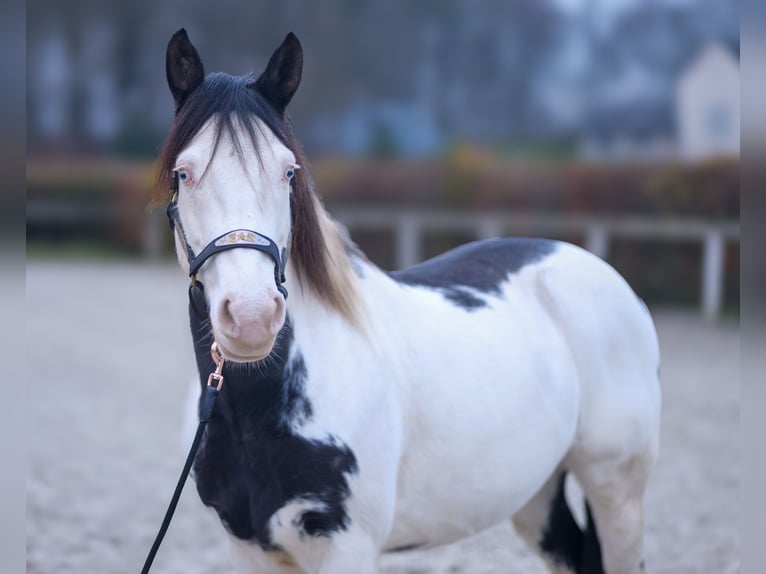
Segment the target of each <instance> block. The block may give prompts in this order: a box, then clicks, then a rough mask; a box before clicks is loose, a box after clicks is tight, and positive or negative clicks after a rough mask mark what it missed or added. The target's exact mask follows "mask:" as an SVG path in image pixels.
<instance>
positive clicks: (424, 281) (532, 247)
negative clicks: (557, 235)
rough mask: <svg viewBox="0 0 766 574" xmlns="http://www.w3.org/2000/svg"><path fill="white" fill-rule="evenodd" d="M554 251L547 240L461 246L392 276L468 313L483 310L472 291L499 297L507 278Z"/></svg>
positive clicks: (522, 239) (508, 240)
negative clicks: (431, 292)
mask: <svg viewBox="0 0 766 574" xmlns="http://www.w3.org/2000/svg"><path fill="white" fill-rule="evenodd" d="M555 250H556V242H555V241H552V240H550V239H536V238H528V237H506V238H501V239H487V240H484V241H475V242H473V243H468V244H466V245H461V246H460V247H458V248H456V249H452V250H451V251H448V252H447V253H444V254H442V255H439V256H437V257H434V258H432V259H429V260H427V261H424V262H423V263H419V264H418V265H413V266H412V267H408V268H407V269H402V270H401V271H394V272H392V273H391V277H393V278H394V279H395V280H396V281H398V282H400V283H404V284H406V285H413V286H418V287H430V288H432V289H434V290H436V291H438V292H439V293H441V294H442V295H443V296H444V297H445V298H446V299H447V300H449V301H451V302H452V303H454V304H455V305H457V306H458V307H462V308H463V309H465V310H467V311H474V310H476V309H479V308H481V307H486V306H487V303H486V301H484V300H483V299H482V298H480V297H477V295H476V293H475V292H477V291H478V292H479V293H482V294H486V295H494V296H499V295H500V293H501V291H500V285H502V283H503V282H505V281H507V280H508V276H509V275H511V274H513V273H517V272H518V271H520V270H521V269H523V268H524V267H526V266H527V265H531V264H532V263H536V262H538V261H541V260H542V259H544V258H545V257H547V256H548V255H550V254H551V253H553V252H554V251H555Z"/></svg>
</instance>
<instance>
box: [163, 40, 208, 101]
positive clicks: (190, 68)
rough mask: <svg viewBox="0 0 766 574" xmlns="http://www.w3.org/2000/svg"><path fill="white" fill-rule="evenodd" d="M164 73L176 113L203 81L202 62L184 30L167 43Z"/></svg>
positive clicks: (203, 69)
mask: <svg viewBox="0 0 766 574" xmlns="http://www.w3.org/2000/svg"><path fill="white" fill-rule="evenodd" d="M165 73H166V74H167V77H168V86H169V87H170V93H171V94H173V99H175V101H176V111H178V110H179V109H180V108H181V106H182V105H183V103H184V101H185V100H186V98H187V97H188V96H189V94H191V93H192V92H193V91H194V90H195V88H196V87H197V86H199V85H200V84H201V83H202V80H204V79H205V68H204V67H203V66H202V60H201V59H200V57H199V54H198V53H197V49H196V48H195V47H194V46H192V43H191V42H190V41H189V36H188V35H187V34H186V29H184V28H181V29H180V30H179V31H178V32H176V33H175V34H173V37H172V38H170V42H168V51H167V54H166V56H165Z"/></svg>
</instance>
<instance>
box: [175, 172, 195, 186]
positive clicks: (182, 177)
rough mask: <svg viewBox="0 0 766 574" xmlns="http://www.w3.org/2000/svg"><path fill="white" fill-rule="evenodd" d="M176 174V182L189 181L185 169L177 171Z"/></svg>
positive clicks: (189, 177)
mask: <svg viewBox="0 0 766 574" xmlns="http://www.w3.org/2000/svg"><path fill="white" fill-rule="evenodd" d="M176 173H178V181H180V182H181V183H189V182H190V181H191V176H190V175H189V172H188V171H186V170H185V169H179V170H178V171H177V172H176Z"/></svg>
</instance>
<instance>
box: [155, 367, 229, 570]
mask: <svg viewBox="0 0 766 574" xmlns="http://www.w3.org/2000/svg"><path fill="white" fill-rule="evenodd" d="M221 364H223V363H221ZM221 380H222V378H221ZM219 389H220V386H213V385H208V386H207V388H206V389H205V394H204V395H203V397H202V400H201V401H200V405H199V425H197V432H196V433H195V435H194V441H193V442H192V445H191V448H190V449H189V454H188V455H186V462H185V463H184V468H183V470H182V471H181V476H179V477H178V483H177V484H176V489H175V491H173V496H172V498H171V499H170V504H169V505H168V509H167V510H166V511H165V517H164V518H163V519H162V524H161V525H160V530H159V532H157V536H155V537H154V542H153V543H152V547H151V548H150V549H149V554H148V555H147V556H146V560H145V561H144V567H143V568H141V574H149V569H150V568H151V567H152V562H154V557H155V556H156V555H157V551H158V550H159V549H160V544H162V540H163V538H165V533H166V532H167V531H168V527H169V526H170V521H171V520H172V519H173V514H174V513H175V511H176V506H178V500H179V499H180V498H181V492H183V489H184V484H186V479H187V478H188V477H189V471H190V470H191V467H192V464H193V463H194V457H195V456H196V455H197V449H199V445H200V442H202V435H203V434H205V427H206V426H207V421H208V419H209V418H210V414H211V413H212V412H213V405H215V399H216V397H217V396H218V393H219Z"/></svg>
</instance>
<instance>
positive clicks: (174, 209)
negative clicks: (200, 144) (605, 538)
mask: <svg viewBox="0 0 766 574" xmlns="http://www.w3.org/2000/svg"><path fill="white" fill-rule="evenodd" d="M170 193H171V195H170V202H169V203H168V207H167V215H168V221H169V222H170V228H171V229H172V230H173V232H174V233H179V234H180V239H181V245H183V248H184V251H185V252H186V259H187V260H188V261H189V277H191V280H192V283H191V286H190V288H189V289H190V292H189V295H190V297H191V289H192V288H194V287H196V286H200V287H201V286H202V284H201V283H200V282H199V281H197V272H198V271H199V270H200V268H201V267H202V266H203V265H204V264H205V261H207V260H208V259H210V258H211V257H212V256H213V255H216V254H218V253H221V252H222V251H228V250H229V249H236V248H240V247H241V248H246V249H256V250H257V251H263V252H264V253H266V254H268V255H269V256H270V257H271V258H272V259H273V260H274V282H275V283H276V285H277V290H278V291H279V292H280V293H281V294H282V296H283V297H284V298H285V299H287V288H286V287H285V286H284V282H285V266H286V265H287V248H286V247H283V248H282V250H281V252H280V250H279V247H277V244H276V243H275V242H274V241H273V240H272V239H271V238H270V237H267V236H266V235H264V234H263V233H258V232H257V231H253V230H252V229H233V230H232V231H227V232H226V233H223V234H221V235H219V236H218V237H216V238H215V239H213V240H212V241H211V242H210V243H208V244H207V245H206V246H205V248H204V249H203V250H202V251H200V252H199V254H198V255H195V253H194V250H193V249H192V247H191V245H189V240H188V239H187V237H186V231H185V230H184V226H183V224H182V223H181V217H180V216H179V214H178V172H176V171H173V173H172V187H171V190H170ZM192 301H193V298H192Z"/></svg>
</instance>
